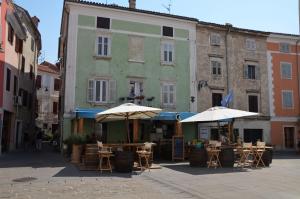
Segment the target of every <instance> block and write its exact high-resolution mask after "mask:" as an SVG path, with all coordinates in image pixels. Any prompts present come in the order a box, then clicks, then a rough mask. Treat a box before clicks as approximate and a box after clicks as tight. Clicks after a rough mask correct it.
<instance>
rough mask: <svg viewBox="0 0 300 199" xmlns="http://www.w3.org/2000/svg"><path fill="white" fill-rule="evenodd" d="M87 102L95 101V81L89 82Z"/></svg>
mask: <svg viewBox="0 0 300 199" xmlns="http://www.w3.org/2000/svg"><path fill="white" fill-rule="evenodd" d="M87 101H88V102H93V101H94V80H89V82H88V92H87Z"/></svg>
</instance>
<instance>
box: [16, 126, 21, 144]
mask: <svg viewBox="0 0 300 199" xmlns="http://www.w3.org/2000/svg"><path fill="white" fill-rule="evenodd" d="M21 143H22V122H21V121H17V123H16V148H19V147H20V146H21Z"/></svg>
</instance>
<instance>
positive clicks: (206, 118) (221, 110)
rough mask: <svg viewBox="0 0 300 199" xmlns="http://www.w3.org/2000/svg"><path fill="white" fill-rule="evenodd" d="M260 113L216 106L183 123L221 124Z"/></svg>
mask: <svg viewBox="0 0 300 199" xmlns="http://www.w3.org/2000/svg"><path fill="white" fill-rule="evenodd" d="M257 115H259V113H253V112H248V111H241V110H237V109H230V108H227V107H222V106H216V107H212V108H209V109H207V110H206V111H203V112H201V113H198V114H196V115H194V116H192V117H189V118H186V119H185V120H182V121H181V122H218V126H219V122H220V121H222V120H228V119H233V118H240V117H247V116H257ZM230 134H231V132H230V130H229V136H228V137H229V141H230Z"/></svg>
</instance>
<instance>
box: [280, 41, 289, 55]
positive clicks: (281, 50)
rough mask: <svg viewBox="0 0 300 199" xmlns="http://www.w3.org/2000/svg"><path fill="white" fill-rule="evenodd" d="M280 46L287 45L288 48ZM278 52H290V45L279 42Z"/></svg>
mask: <svg viewBox="0 0 300 199" xmlns="http://www.w3.org/2000/svg"><path fill="white" fill-rule="evenodd" d="M282 46H285V47H286V46H287V47H288V49H285V48H282ZM279 52H282V53H290V52H291V45H290V44H289V43H279Z"/></svg>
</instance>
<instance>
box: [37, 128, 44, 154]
mask: <svg viewBox="0 0 300 199" xmlns="http://www.w3.org/2000/svg"><path fill="white" fill-rule="evenodd" d="M42 137H43V133H42V130H41V129H38V133H37V135H36V141H35V144H36V150H37V151H41V150H42Z"/></svg>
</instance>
